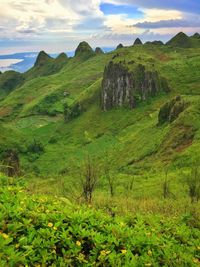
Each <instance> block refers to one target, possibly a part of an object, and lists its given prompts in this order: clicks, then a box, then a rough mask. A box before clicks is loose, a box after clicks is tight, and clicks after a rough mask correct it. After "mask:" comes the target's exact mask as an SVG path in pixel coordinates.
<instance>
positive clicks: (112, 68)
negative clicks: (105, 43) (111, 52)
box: [102, 61, 169, 111]
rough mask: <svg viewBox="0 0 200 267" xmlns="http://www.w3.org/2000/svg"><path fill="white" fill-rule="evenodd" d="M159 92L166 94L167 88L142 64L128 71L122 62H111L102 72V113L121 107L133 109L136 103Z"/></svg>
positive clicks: (163, 82)
mask: <svg viewBox="0 0 200 267" xmlns="http://www.w3.org/2000/svg"><path fill="white" fill-rule="evenodd" d="M161 90H163V91H166V92H167V91H169V87H168V84H167V83H166V81H165V80H164V79H163V78H160V77H159V75H158V72H157V71H149V70H146V68H145V66H144V65H142V64H137V65H135V66H134V70H131V71H130V70H129V69H128V68H127V67H126V65H125V64H123V62H122V63H121V62H119V63H113V61H111V62H110V63H109V64H108V66H106V68H105V70H104V76H103V81H102V108H103V110H104V111H106V110H109V109H112V108H114V107H121V106H127V107H129V108H135V107H136V104H137V102H138V101H145V100H147V98H148V97H150V96H155V95H156V94H158V93H159V92H160V91H161Z"/></svg>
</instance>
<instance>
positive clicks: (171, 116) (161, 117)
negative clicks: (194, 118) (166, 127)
mask: <svg viewBox="0 0 200 267" xmlns="http://www.w3.org/2000/svg"><path fill="white" fill-rule="evenodd" d="M185 108H186V103H185V101H184V100H183V99H182V98H181V97H180V96H176V97H175V98H173V99H172V100H171V101H169V102H167V103H165V104H164V105H163V106H162V107H161V108H160V111H159V114H158V123H159V124H163V123H166V122H169V123H171V122H173V121H174V120H176V119H177V118H178V116H179V114H180V113H181V112H183V111H184V109H185Z"/></svg>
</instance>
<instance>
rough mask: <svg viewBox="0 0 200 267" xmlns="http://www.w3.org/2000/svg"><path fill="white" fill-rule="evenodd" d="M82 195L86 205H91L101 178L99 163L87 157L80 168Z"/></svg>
mask: <svg viewBox="0 0 200 267" xmlns="http://www.w3.org/2000/svg"><path fill="white" fill-rule="evenodd" d="M80 175H81V187H82V195H83V197H84V199H85V201H86V203H88V204H91V202H92V197H93V193H94V190H95V188H96V186H97V182H98V180H99V177H100V169H99V166H98V163H97V162H96V160H95V159H94V158H92V157H91V156H90V155H87V156H86V157H85V159H84V161H83V164H82V166H81V168H80Z"/></svg>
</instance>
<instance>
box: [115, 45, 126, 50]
mask: <svg viewBox="0 0 200 267" xmlns="http://www.w3.org/2000/svg"><path fill="white" fill-rule="evenodd" d="M123 47H124V46H123V44H118V46H117V47H116V49H120V48H123Z"/></svg>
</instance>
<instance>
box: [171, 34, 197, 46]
mask: <svg viewBox="0 0 200 267" xmlns="http://www.w3.org/2000/svg"><path fill="white" fill-rule="evenodd" d="M166 45H169V46H173V47H182V48H190V47H192V44H191V40H190V38H189V37H188V36H187V35H186V34H185V33H183V32H179V33H178V34H177V35H176V36H174V37H173V38H172V39H171V40H169V41H168V42H167V43H166Z"/></svg>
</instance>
